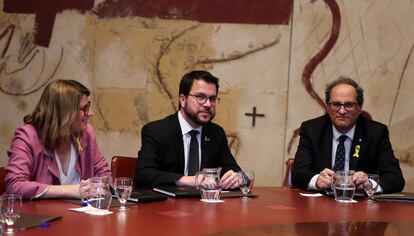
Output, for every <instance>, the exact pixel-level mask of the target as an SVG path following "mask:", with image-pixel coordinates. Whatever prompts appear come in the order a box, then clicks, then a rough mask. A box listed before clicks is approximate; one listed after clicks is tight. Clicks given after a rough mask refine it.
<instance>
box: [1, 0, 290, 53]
mask: <svg viewBox="0 0 414 236" xmlns="http://www.w3.org/2000/svg"><path fill="white" fill-rule="evenodd" d="M93 4H94V0H55V1H47V0H4V9H3V10H4V12H8V13H21V14H36V20H35V29H34V43H35V44H37V45H40V46H45V47H48V46H49V43H50V40H51V37H52V33H53V25H54V22H55V18H56V14H57V13H59V12H62V11H64V10H68V9H76V10H80V11H82V12H84V11H87V10H90V11H92V12H93V13H94V14H96V15H97V16H98V17H100V18H115V17H118V18H119V17H134V16H141V17H147V18H160V19H177V20H194V21H200V22H208V23H239V24H244V23H246V24H283V25H287V24H289V21H290V16H291V13H292V9H293V0H255V1H246V0H225V1H223V0H198V1H182V0H158V1H148V0H122V1H119V0H108V1H105V2H103V3H101V4H100V5H98V6H97V7H96V9H93V10H92V8H93ZM68 24H70V22H68Z"/></svg>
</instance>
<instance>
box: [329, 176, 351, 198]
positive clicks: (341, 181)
mask: <svg viewBox="0 0 414 236" xmlns="http://www.w3.org/2000/svg"><path fill="white" fill-rule="evenodd" d="M353 174H354V171H337V172H335V174H334V175H333V177H332V187H333V189H334V194H335V200H336V201H338V202H352V201H353V198H354V194H355V188H356V186H355V183H354V181H353V179H352V177H353Z"/></svg>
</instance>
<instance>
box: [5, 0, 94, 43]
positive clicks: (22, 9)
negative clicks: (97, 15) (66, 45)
mask: <svg viewBox="0 0 414 236" xmlns="http://www.w3.org/2000/svg"><path fill="white" fill-rule="evenodd" d="M93 3H94V0H55V1H47V0H46V1H45V0H4V6H3V10H4V12H8V13H23V14H36V20H35V29H34V43H35V44H37V45H40V46H44V47H48V46H49V43H50V39H51V37H52V32H53V25H54V24H55V18H56V14H57V13H59V12H62V11H63V10H68V9H77V10H81V11H86V10H90V9H92V7H93Z"/></svg>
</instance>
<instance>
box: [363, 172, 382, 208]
mask: <svg viewBox="0 0 414 236" xmlns="http://www.w3.org/2000/svg"><path fill="white" fill-rule="evenodd" d="M378 186H379V177H378V175H377V174H368V182H366V183H365V184H364V191H365V193H366V194H367V196H368V202H374V194H375V192H376V191H377V189H378Z"/></svg>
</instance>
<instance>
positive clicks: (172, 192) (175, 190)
mask: <svg viewBox="0 0 414 236" xmlns="http://www.w3.org/2000/svg"><path fill="white" fill-rule="evenodd" d="M154 191H156V192H159V193H162V194H165V195H168V196H170V197H176V198H181V197H182V198H191V197H197V198H199V197H200V196H201V195H200V190H198V189H196V188H192V187H180V186H172V185H171V186H158V187H154Z"/></svg>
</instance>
